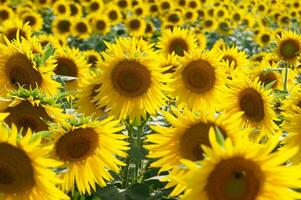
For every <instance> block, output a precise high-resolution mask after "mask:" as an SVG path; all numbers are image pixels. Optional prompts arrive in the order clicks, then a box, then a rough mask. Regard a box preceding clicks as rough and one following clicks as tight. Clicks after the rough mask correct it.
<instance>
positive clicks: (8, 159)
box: [0, 125, 70, 200]
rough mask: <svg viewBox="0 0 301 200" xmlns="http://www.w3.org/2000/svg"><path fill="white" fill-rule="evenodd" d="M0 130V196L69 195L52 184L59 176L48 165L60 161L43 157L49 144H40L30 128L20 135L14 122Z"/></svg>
mask: <svg viewBox="0 0 301 200" xmlns="http://www.w3.org/2000/svg"><path fill="white" fill-rule="evenodd" d="M0 130H1V135H0V157H1V158H0V169H1V171H0V174H1V180H0V185H1V187H0V193H1V199H7V200H8V199H9V200H20V199H22V200H30V199H45V200H52V199H53V200H54V199H57V200H68V199H70V197H68V196H67V195H66V194H64V193H63V192H62V191H60V190H59V189H58V188H57V187H56V185H58V184H61V180H60V179H59V178H58V177H57V176H56V174H55V173H54V172H53V171H52V168H56V167H58V166H59V165H60V164H61V163H59V162H57V161H55V160H53V159H49V158H47V156H48V154H49V151H50V149H51V147H50V146H41V138H36V139H35V140H34V138H33V137H32V133H31V131H30V130H28V131H27V133H26V136H25V137H23V138H21V139H17V138H19V137H18V130H17V128H16V126H14V125H12V128H11V129H8V128H4V127H3V126H0Z"/></svg>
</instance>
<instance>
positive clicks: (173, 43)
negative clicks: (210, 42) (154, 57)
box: [157, 28, 197, 57]
mask: <svg viewBox="0 0 301 200" xmlns="http://www.w3.org/2000/svg"><path fill="white" fill-rule="evenodd" d="M157 47H158V48H159V49H160V50H161V52H162V53H163V54H164V55H165V56H167V55H168V54H171V53H172V52H174V53H175V54H176V55H178V56H182V57H183V56H184V52H188V53H190V52H191V51H192V50H193V49H196V47H197V39H196V36H195V35H194V34H193V32H191V31H190V30H187V29H181V28H174V29H173V30H170V29H166V30H164V31H163V32H162V36H161V37H160V38H159V42H158V44H157Z"/></svg>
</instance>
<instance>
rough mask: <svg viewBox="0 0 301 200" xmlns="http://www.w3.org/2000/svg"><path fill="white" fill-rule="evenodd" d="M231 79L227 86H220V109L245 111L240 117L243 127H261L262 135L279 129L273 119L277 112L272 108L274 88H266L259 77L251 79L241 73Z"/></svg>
mask: <svg viewBox="0 0 301 200" xmlns="http://www.w3.org/2000/svg"><path fill="white" fill-rule="evenodd" d="M238 75H239V76H240V77H238V76H233V77H232V80H229V81H228V83H227V87H223V88H220V90H219V96H220V103H219V106H220V109H221V110H223V111H224V112H226V113H229V114H230V115H231V114H235V113H237V112H244V115H243V116H242V117H241V118H240V123H241V127H250V128H256V129H259V131H260V133H261V136H271V135H273V133H274V132H275V130H277V129H278V127H277V125H276V124H275V123H274V121H273V120H276V114H275V112H274V111H273V108H272V103H273V102H272V100H273V99H272V96H271V95H270V94H271V92H272V90H271V89H267V88H264V87H263V86H262V85H261V82H260V81H259V77H258V78H255V80H251V79H250V78H249V77H247V76H246V75H245V74H243V73H240V74H238Z"/></svg>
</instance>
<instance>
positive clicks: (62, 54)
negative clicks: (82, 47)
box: [54, 46, 90, 90]
mask: <svg viewBox="0 0 301 200" xmlns="http://www.w3.org/2000/svg"><path fill="white" fill-rule="evenodd" d="M54 59H55V64H56V65H57V67H56V69H55V70H54V73H55V74H56V75H59V76H61V77H62V78H63V79H64V78H66V79H65V84H66V88H67V90H73V89H76V88H77V86H78V81H81V80H84V79H85V76H86V75H88V74H89V67H90V66H89V64H88V63H87V61H86V59H85V56H83V55H82V53H81V52H80V51H79V49H75V48H70V47H67V46H65V47H62V48H59V49H57V50H56V51H55V54H54Z"/></svg>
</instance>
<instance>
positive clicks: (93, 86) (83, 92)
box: [76, 77, 106, 117]
mask: <svg viewBox="0 0 301 200" xmlns="http://www.w3.org/2000/svg"><path fill="white" fill-rule="evenodd" d="M101 85H102V84H101V81H100V79H99V78H93V77H92V78H90V79H89V80H88V81H85V82H83V83H79V92H78V95H77V98H78V100H77V103H76V105H77V111H78V112H80V113H83V114H84V115H85V116H92V115H94V116H95V117H102V116H103V115H104V114H105V111H106V107H105V106H104V107H100V108H99V107H98V106H97V104H96V103H97V100H96V99H95V97H96V95H97V94H98V92H99V90H100V89H101Z"/></svg>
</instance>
